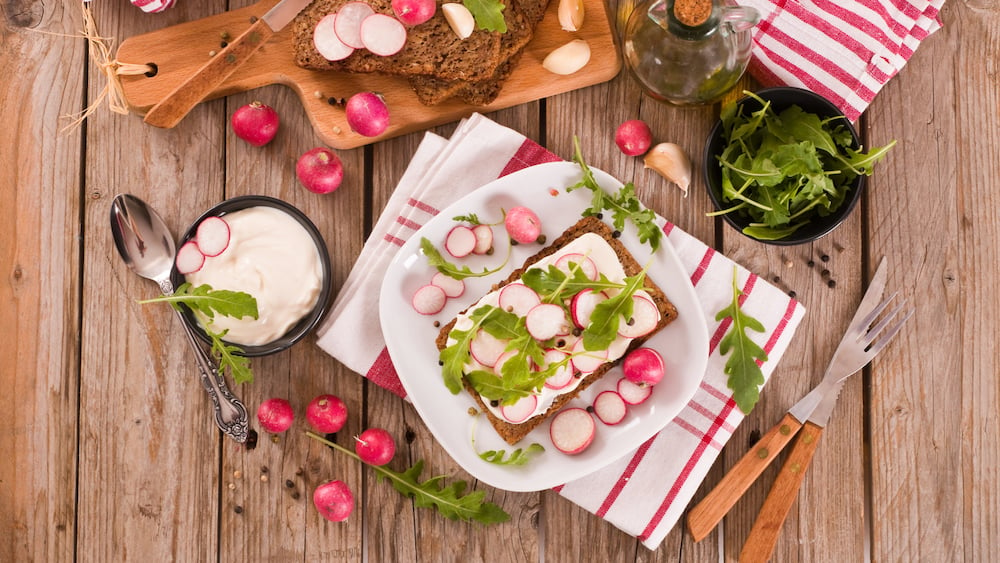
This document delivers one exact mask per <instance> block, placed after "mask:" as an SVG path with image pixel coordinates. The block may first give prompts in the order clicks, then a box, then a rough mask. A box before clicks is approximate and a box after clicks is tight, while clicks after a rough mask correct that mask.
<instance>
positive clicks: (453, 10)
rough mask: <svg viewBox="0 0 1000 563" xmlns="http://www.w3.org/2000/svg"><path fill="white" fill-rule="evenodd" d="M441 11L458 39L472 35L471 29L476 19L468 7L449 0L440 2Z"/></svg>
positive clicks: (473, 27)
mask: <svg viewBox="0 0 1000 563" xmlns="http://www.w3.org/2000/svg"><path fill="white" fill-rule="evenodd" d="M441 11H442V12H444V19H445V20H447V21H448V25H449V26H450V27H451V30H452V31H454V32H455V35H457V36H458V38H459V39H465V38H467V37H469V36H470V35H472V31H473V30H474V29H475V27H476V20H475V19H474V18H473V17H472V12H470V11H469V9H468V8H466V7H465V6H464V5H462V4H459V3H457V2H449V3H447V4H441Z"/></svg>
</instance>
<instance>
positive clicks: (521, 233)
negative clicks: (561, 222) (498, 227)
mask: <svg viewBox="0 0 1000 563" xmlns="http://www.w3.org/2000/svg"><path fill="white" fill-rule="evenodd" d="M503 225H504V228H506V229H507V233H508V234H509V235H510V238H512V239H514V240H515V241H517V242H519V243H521V244H531V243H533V242H535V241H536V240H538V237H539V236H541V234H542V221H541V220H540V219H539V218H538V215H536V214H535V212H534V211H532V210H530V209H528V208H527V207H514V208H511V209H510V211H508V212H507V216H506V217H504V221H503Z"/></svg>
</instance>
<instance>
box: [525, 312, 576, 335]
mask: <svg viewBox="0 0 1000 563" xmlns="http://www.w3.org/2000/svg"><path fill="white" fill-rule="evenodd" d="M524 327H525V328H526V329H527V330H528V334H530V335H531V337H532V338H534V339H535V340H542V341H544V340H548V339H550V338H553V337H555V336H556V335H557V334H566V333H567V332H568V331H567V330H566V313H564V312H563V308H562V307H560V306H559V305H555V304H553V303H541V304H539V305H535V306H534V307H532V308H531V310H530V311H528V314H527V315H525V317H524Z"/></svg>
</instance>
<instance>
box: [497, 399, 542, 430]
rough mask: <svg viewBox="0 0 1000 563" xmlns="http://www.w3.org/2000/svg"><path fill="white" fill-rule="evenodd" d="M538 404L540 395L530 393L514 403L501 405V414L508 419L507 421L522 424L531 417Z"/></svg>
mask: <svg viewBox="0 0 1000 563" xmlns="http://www.w3.org/2000/svg"><path fill="white" fill-rule="evenodd" d="M537 406H538V397H536V396H534V395H528V396H527V397H521V398H520V399H518V401H517V402H516V403H514V404H513V405H504V406H502V407H500V414H501V415H502V416H503V417H504V418H505V419H507V422H510V423H512V424H520V423H522V422H524V421H525V420H528V419H529V418H531V415H532V414H533V413H534V412H535V408H536V407H537Z"/></svg>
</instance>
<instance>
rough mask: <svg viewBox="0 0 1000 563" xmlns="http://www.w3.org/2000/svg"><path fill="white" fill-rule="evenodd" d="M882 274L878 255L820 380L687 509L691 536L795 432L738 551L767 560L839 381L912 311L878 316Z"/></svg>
mask: <svg viewBox="0 0 1000 563" xmlns="http://www.w3.org/2000/svg"><path fill="white" fill-rule="evenodd" d="M887 276H888V274H887V271H886V267H885V259H884V258H883V259H882V261H881V263H880V264H879V267H878V269H877V270H876V272H875V275H874V276H873V277H872V282H871V284H870V285H869V286H868V291H867V292H865V296H864V297H863V298H862V300H861V304H860V305H858V310H857V312H856V313H855V314H854V318H853V319H851V324H850V325H849V326H848V327H847V330H846V331H845V333H844V336H843V338H842V339H841V341H840V344H839V345H838V346H837V350H836V351H835V352H834V354H833V358H832V359H831V360H830V364H829V366H828V367H827V369H826V373H825V374H824V375H823V380H822V381H821V382H820V383H819V385H817V386H816V387H815V388H813V390H812V391H810V392H809V393H808V394H807V395H806V396H805V397H803V398H802V399H801V400H799V402H798V403H796V404H795V405H794V406H793V407H792V408H790V409H788V412H787V413H785V415H784V417H782V419H781V421H780V422H778V424H776V425H775V426H774V427H773V428H771V430H769V431H768V432H767V434H765V435H764V436H762V437H761V439H760V440H759V441H758V442H757V443H756V444H755V445H754V446H753V447H752V448H750V451H749V452H747V454H746V455H744V456H743V458H742V459H740V460H739V461H738V462H737V463H736V465H734V466H733V468H732V469H730V471H729V473H728V474H726V476H725V477H724V478H723V479H722V481H720V482H719V484H718V485H716V487H715V488H714V489H713V490H712V491H711V492H710V493H709V494H708V496H706V497H705V498H704V499H702V501H701V502H700V503H698V505H697V506H695V507H694V508H693V509H691V511H690V512H689V513H688V529H689V530H690V531H691V535H692V536H694V540H695V541H700V540H702V539H703V538H704V537H705V536H707V535H708V534H709V532H711V531H712V529H714V528H715V526H716V525H717V524H718V523H719V521H720V520H722V517H723V516H725V515H726V513H728V512H729V509H730V508H732V507H733V505H734V504H735V503H736V501H737V500H738V499H739V498H740V497H741V496H742V495H743V493H744V492H746V490H747V489H748V488H749V487H750V485H751V484H752V483H753V482H754V481H755V480H756V479H757V477H758V476H760V474H761V473H762V472H763V471H764V469H765V468H766V467H767V466H768V465H769V464H770V463H771V461H773V460H774V458H775V457H777V455H778V452H780V451H781V450H782V449H783V448H784V447H785V446H786V445H788V443H789V442H790V441H791V439H792V437H793V436H795V435H796V434H798V436H799V438H798V440H796V442H795V446H794V447H793V448H792V451H791V452H790V453H789V454H788V459H787V460H786V461H785V464H784V465H783V466H782V468H781V472H780V473H779V474H778V477H777V479H775V482H774V484H773V485H772V486H771V491H770V492H769V493H768V496H767V499H766V500H765V501H764V505H763V507H761V510H760V514H759V515H758V517H757V521H756V522H755V523H754V526H753V528H752V529H751V530H750V535H749V536H748V538H747V542H746V544H745V545H744V547H743V551H742V552H741V553H740V561H766V560H767V559H768V558H769V557H770V555H771V552H772V551H773V550H774V545H775V543H776V542H777V539H778V535H779V533H780V532H781V526H782V524H783V523H784V521H785V518H786V517H787V516H788V512H789V510H790V509H791V507H792V503H794V501H795V497H796V496H797V495H798V490H799V487H800V486H801V485H802V479H803V477H804V475H805V471H806V469H807V468H808V467H809V462H810V461H811V460H812V456H813V453H815V451H816V446H817V445H818V444H819V438H820V437H821V436H822V433H823V428H824V427H825V426H826V424H827V422H829V420H830V415H831V413H832V412H833V407H834V405H835V404H836V402H837V397H838V396H839V395H840V390H841V388H843V386H844V381H845V380H846V379H847V378H848V377H850V376H851V375H853V374H854V373H857V372H858V371H860V370H861V368H863V367H865V366H866V365H868V363H869V362H871V361H872V358H874V357H875V356H876V355H877V354H878V353H879V352H881V351H882V349H883V348H885V346H886V344H888V343H889V342H890V341H891V340H892V339H893V338H894V337H895V336H896V335H897V334H898V333H899V331H900V329H901V328H902V327H903V324H904V323H906V321H907V319H909V318H910V315H912V314H913V311H914V309H913V308H910V309H908V310H905V311H904V307H905V301H904V302H900V303H899V304H898V305H896V306H895V307H894V308H893V309H892V310H891V311H890V312H889V313H887V314H886V315H885V316H883V317H882V318H881V320H878V319H879V315H881V314H882V313H883V312H884V311H885V310H886V309H887V308H888V307H889V305H890V303H891V302H892V301H893V300H894V299H895V298H896V296H897V293H893V294H892V295H890V296H889V297H888V298H886V299H884V300H883V299H882V294H883V293H884V292H885V282H886V277H887ZM876 321H877V322H876Z"/></svg>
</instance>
